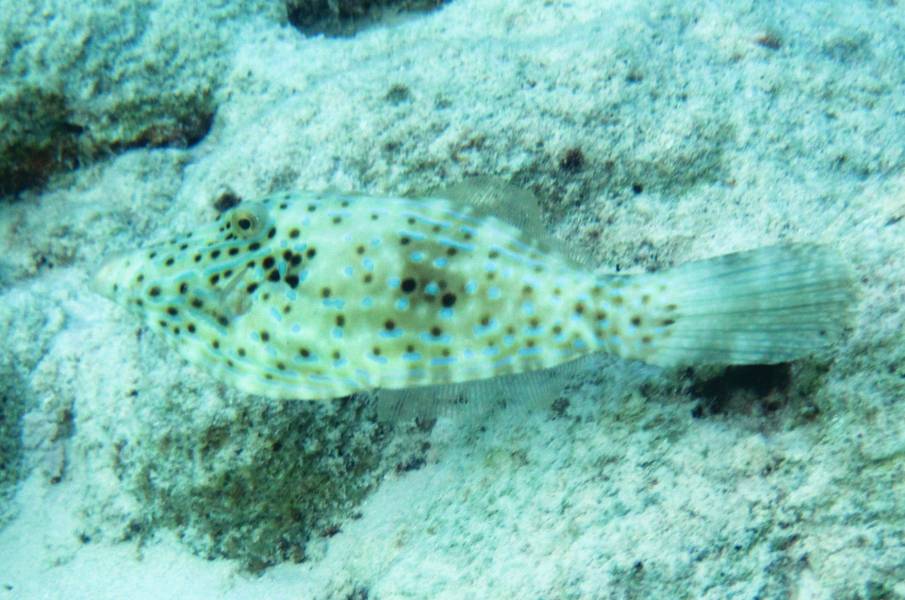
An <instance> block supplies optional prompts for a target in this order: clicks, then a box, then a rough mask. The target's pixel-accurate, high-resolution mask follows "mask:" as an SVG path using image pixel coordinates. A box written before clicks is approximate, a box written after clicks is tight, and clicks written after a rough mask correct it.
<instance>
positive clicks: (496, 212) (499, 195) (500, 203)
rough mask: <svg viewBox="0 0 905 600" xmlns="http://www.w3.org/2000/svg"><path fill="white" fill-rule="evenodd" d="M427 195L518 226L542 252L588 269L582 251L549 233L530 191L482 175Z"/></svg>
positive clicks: (437, 189) (435, 190)
mask: <svg viewBox="0 0 905 600" xmlns="http://www.w3.org/2000/svg"><path fill="white" fill-rule="evenodd" d="M427 195H428V196H433V197H439V198H448V199H449V200H454V201H456V202H462V203H465V204H469V205H471V206H472V207H473V208H476V209H477V210H478V212H479V213H480V214H483V215H487V216H492V217H496V218H497V219H500V220H502V221H506V222H507V223H509V224H510V225H514V226H515V227H518V228H519V229H520V230H521V231H523V232H524V233H525V236H526V237H527V238H528V239H530V240H532V241H533V242H535V243H537V244H538V246H540V247H541V248H542V249H544V250H546V251H552V252H557V253H558V254H560V255H562V256H563V257H565V258H566V259H568V260H570V261H571V262H573V263H575V264H576V265H580V266H587V263H586V261H584V260H581V259H580V256H581V255H580V254H579V253H578V252H575V251H573V250H572V249H571V248H568V247H567V246H566V244H564V243H563V242H560V241H559V240H557V239H555V238H553V237H552V236H551V235H550V234H549V233H547V230H546V228H545V227H544V222H543V217H542V214H541V210H540V205H539V203H538V201H537V197H535V195H534V194H533V193H531V192H530V191H529V190H526V189H523V188H520V187H517V186H514V185H512V184H510V183H508V182H506V181H503V180H502V179H498V178H496V177H491V176H489V175H481V176H477V177H471V178H469V179H466V180H465V181H461V182H459V183H455V184H453V185H450V186H445V187H441V188H436V189H433V190H431V191H430V193H429V194H427Z"/></svg>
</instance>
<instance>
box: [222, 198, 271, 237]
mask: <svg viewBox="0 0 905 600" xmlns="http://www.w3.org/2000/svg"><path fill="white" fill-rule="evenodd" d="M265 222H266V215H265V212H264V210H263V208H262V207H259V206H241V207H238V208H236V209H235V210H233V211H232V212H231V213H230V215H229V223H230V227H231V229H232V231H233V232H234V233H235V234H236V235H237V236H239V237H240V238H245V239H250V238H253V237H255V236H257V235H258V234H259V233H260V232H261V230H263V229H264V223H265Z"/></svg>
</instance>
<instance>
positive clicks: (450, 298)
mask: <svg viewBox="0 0 905 600" xmlns="http://www.w3.org/2000/svg"><path fill="white" fill-rule="evenodd" d="M440 301H441V303H442V304H443V306H445V307H446V308H449V307H451V306H453V305H454V304H455V303H456V295H455V294H450V293H447V294H443V298H442V299H441V300H440Z"/></svg>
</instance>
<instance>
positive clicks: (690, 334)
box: [643, 244, 855, 366]
mask: <svg viewBox="0 0 905 600" xmlns="http://www.w3.org/2000/svg"><path fill="white" fill-rule="evenodd" d="M649 277H651V281H650V283H652V284H654V285H655V286H656V287H657V288H659V289H660V290H663V292H662V298H663V300H664V302H663V303H662V304H661V305H660V307H659V309H660V310H662V311H664V313H663V315H662V316H663V318H662V320H661V322H662V323H663V324H665V325H668V326H666V327H663V329H662V330H661V331H659V332H658V335H655V336H654V340H655V341H654V342H653V343H652V346H651V347H650V348H649V349H648V352H647V353H646V355H645V356H644V357H643V360H645V361H646V362H649V363H652V364H656V365H662V366H674V365H691V364H771V363H779V362H786V361H789V360H793V359H796V358H800V357H802V356H805V355H808V354H812V353H815V352H819V351H822V350H826V349H827V348H829V347H830V346H832V345H833V343H834V342H836V341H837V340H838V337H839V334H841V332H842V329H843V328H844V327H845V325H846V323H847V322H848V319H847V316H848V312H849V310H850V309H851V307H852V304H853V302H854V299H855V294H854V291H853V287H852V282H851V278H850V275H849V271H848V268H847V267H846V265H845V263H844V262H843V261H842V260H841V259H840V258H839V256H838V255H837V254H836V253H835V252H833V251H832V250H830V249H829V248H826V247H823V246H817V245H811V244H798V245H783V246H772V247H768V248H761V249H758V250H753V251H749V252H739V253H736V254H727V255H725V256H719V257H716V258H712V259H709V260H703V261H700V262H693V263H689V264H686V265H682V266H680V267H677V268H675V269H673V270H670V271H667V272H665V273H662V274H654V275H651V276H649Z"/></svg>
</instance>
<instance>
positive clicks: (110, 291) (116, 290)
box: [90, 253, 138, 300]
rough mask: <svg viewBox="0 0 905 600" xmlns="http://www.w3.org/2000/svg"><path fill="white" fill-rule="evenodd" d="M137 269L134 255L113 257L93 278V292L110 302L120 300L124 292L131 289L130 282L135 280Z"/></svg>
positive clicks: (124, 254) (127, 254)
mask: <svg viewBox="0 0 905 600" xmlns="http://www.w3.org/2000/svg"><path fill="white" fill-rule="evenodd" d="M137 269H138V261H136V260H135V259H134V257H133V255H132V253H121V254H116V255H114V256H111V257H109V258H108V259H107V260H105V261H104V262H103V264H101V266H100V268H98V270H97V271H96V272H95V273H94V277H92V278H91V284H90V287H91V290H92V291H93V292H94V293H96V294H99V295H101V296H104V297H106V298H109V299H110V300H119V299H120V298H121V297H122V294H123V292H124V291H126V289H127V288H129V282H131V281H132V280H133V279H134V272H135V271H136V270H137Z"/></svg>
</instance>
